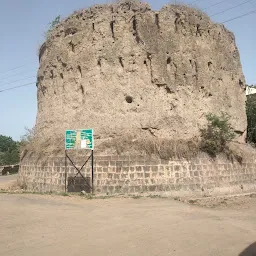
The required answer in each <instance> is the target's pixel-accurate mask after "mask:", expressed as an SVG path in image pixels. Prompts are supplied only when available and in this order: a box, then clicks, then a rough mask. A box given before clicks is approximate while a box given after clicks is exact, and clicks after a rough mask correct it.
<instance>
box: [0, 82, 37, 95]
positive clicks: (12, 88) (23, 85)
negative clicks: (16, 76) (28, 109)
mask: <svg viewBox="0 0 256 256" xmlns="http://www.w3.org/2000/svg"><path fill="white" fill-rule="evenodd" d="M35 83H36V82H34V83H28V84H22V85H19V86H15V87H11V88H7V89H4V90H0V93H1V92H5V91H10V90H14V89H17V88H20V87H25V86H29V85H32V84H35Z"/></svg>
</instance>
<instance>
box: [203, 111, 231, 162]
mask: <svg viewBox="0 0 256 256" xmlns="http://www.w3.org/2000/svg"><path fill="white" fill-rule="evenodd" d="M206 118H207V121H208V124H207V127H206V128H204V129H201V144H200V148H201V150H202V151H204V152H206V153H208V154H209V155H210V156H212V157H216V155H217V154H218V153H222V152H224V151H225V150H226V149H227V143H228V142H229V141H231V140H232V139H234V137H235V133H234V130H233V128H232V127H231V125H230V123H229V119H230V116H229V115H228V114H226V113H221V115H220V116H218V115H215V114H212V113H210V114H208V115H206Z"/></svg>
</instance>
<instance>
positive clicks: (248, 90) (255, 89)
mask: <svg viewBox="0 0 256 256" xmlns="http://www.w3.org/2000/svg"><path fill="white" fill-rule="evenodd" d="M254 93H256V85H250V86H248V85H247V86H246V95H250V94H254Z"/></svg>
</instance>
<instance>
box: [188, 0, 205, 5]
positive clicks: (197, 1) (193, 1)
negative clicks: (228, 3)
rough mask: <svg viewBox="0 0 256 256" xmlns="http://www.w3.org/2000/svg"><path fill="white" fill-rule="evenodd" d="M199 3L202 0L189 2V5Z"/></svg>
mask: <svg viewBox="0 0 256 256" xmlns="http://www.w3.org/2000/svg"><path fill="white" fill-rule="evenodd" d="M200 1H203V0H196V1H193V2H191V3H189V4H195V3H196V2H200Z"/></svg>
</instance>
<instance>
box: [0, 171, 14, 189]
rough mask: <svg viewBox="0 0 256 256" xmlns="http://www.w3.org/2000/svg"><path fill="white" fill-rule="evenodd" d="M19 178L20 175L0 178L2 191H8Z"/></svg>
mask: <svg viewBox="0 0 256 256" xmlns="http://www.w3.org/2000/svg"><path fill="white" fill-rule="evenodd" d="M17 178H18V174H13V175H7V176H5V175H4V176H2V175H1V176H0V189H6V188H8V187H10V186H11V185H13V184H14V183H15V182H16V181H17Z"/></svg>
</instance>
